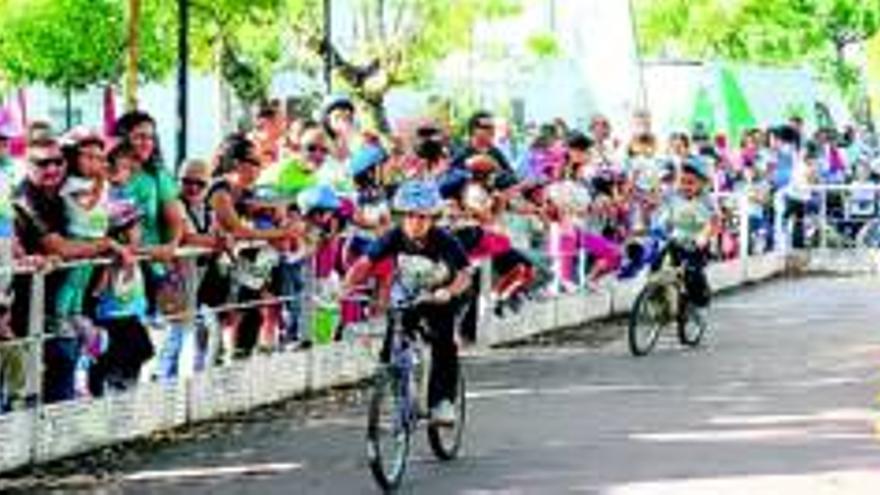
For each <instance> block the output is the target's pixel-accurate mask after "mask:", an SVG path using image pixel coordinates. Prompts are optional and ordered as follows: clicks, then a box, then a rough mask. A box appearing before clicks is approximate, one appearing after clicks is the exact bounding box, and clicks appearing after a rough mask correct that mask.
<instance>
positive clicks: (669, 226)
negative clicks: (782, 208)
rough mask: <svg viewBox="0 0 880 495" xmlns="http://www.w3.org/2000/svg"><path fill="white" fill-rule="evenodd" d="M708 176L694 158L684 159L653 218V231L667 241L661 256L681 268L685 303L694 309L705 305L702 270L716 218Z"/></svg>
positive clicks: (706, 293) (707, 292)
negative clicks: (674, 183)
mask: <svg viewBox="0 0 880 495" xmlns="http://www.w3.org/2000/svg"><path fill="white" fill-rule="evenodd" d="M708 180H709V174H708V172H707V171H706V169H705V166H704V164H703V163H702V161H701V160H700V159H699V158H698V157H694V156H691V157H688V158H687V159H686V160H685V161H684V163H683V164H682V167H681V172H680V177H679V180H678V187H677V189H676V191H675V192H674V193H673V194H671V195H670V196H669V197H668V198H667V200H666V201H665V202H664V203H663V204H662V205H661V206H660V209H659V211H658V212H657V216H656V217H655V228H657V229H660V230H662V232H663V233H664V234H665V235H666V237H667V239H668V241H669V242H668V243H667V246H666V249H665V251H664V255H663V256H660V257H659V259H658V260H657V261H656V263H655V266H657V265H659V264H660V263H661V262H662V260H663V258H664V257H665V255H669V256H672V262H673V264H675V265H676V266H680V265H682V264H683V265H684V267H685V290H686V291H687V296H688V300H689V301H690V302H692V303H693V304H694V305H695V306H697V307H698V308H705V307H707V306H708V305H709V296H710V294H711V292H710V290H709V282H708V280H707V279H706V274H705V273H704V271H703V270H704V268H705V266H706V261H707V258H708V255H709V243H710V242H711V240H712V239H713V238H714V236H715V235H716V234H717V231H718V217H717V214H716V211H715V207H714V206H713V203H712V200H711V198H710V197H709V194H708V193H706V191H705V188H706V183H707V182H708Z"/></svg>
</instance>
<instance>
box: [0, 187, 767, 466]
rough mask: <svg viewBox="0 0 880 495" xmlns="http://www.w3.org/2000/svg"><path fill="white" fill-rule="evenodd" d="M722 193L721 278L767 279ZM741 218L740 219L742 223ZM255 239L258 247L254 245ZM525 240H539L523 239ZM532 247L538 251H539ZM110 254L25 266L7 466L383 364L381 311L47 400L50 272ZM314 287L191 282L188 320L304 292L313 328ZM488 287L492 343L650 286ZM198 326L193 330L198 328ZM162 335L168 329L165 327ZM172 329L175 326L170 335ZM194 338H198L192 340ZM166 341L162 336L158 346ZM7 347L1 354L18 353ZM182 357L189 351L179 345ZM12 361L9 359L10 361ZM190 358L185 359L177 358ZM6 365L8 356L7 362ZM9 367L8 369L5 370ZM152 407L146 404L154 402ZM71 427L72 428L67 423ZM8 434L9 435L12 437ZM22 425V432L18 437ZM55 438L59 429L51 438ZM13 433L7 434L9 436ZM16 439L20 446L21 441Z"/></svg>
mask: <svg viewBox="0 0 880 495" xmlns="http://www.w3.org/2000/svg"><path fill="white" fill-rule="evenodd" d="M720 200H723V201H728V202H729V203H730V208H731V209H732V210H734V211H733V212H732V220H731V225H732V226H734V225H735V226H737V227H738V228H739V229H740V234H739V242H740V244H739V246H738V247H737V250H736V256H735V257H734V259H733V260H732V261H729V262H727V263H722V264H720V265H718V267H719V268H718V269H715V270H714V271H715V272H717V276H716V278H717V279H718V280H719V283H718V285H720V286H722V287H729V286H733V285H736V284H738V283H741V282H742V281H743V280H750V279H759V278H763V277H766V276H767V275H769V274H772V273H773V272H774V270H776V269H777V264H776V263H775V261H773V260H766V261H765V260H758V259H755V261H754V262H753V261H752V260H751V259H750V258H749V250H748V245H747V240H748V238H749V237H748V236H747V235H743V233H744V231H743V230H742V229H743V228H744V226H747V225H748V222H747V221H744V220H743V219H744V217H745V215H746V210H747V209H746V208H745V207H744V205H745V203H744V202H743V200H741V199H740V198H739V197H737V196H733V195H728V196H726V197H725V198H720ZM736 222H738V223H736ZM248 247H254V246H253V245H251V246H248ZM519 247H521V248H523V249H531V248H532V247H533V246H525V245H519ZM531 254H532V255H537V254H538V253H535V252H531ZM540 254H541V255H542V256H544V257H545V258H546V259H548V260H549V263H548V266H547V268H548V270H549V271H550V272H551V273H552V274H553V276H554V277H555V280H554V282H553V283H554V284H555V283H557V282H556V281H558V280H559V278H560V277H561V273H560V272H559V271H558V267H559V266H560V265H559V263H558V259H559V257H567V258H569V259H571V258H572V257H573V258H575V259H576V263H577V267H578V269H577V273H580V274H583V273H584V271H585V270H584V266H585V265H586V263H587V260H586V253H585V251H584V250H577V251H576V252H559V253H555V256H548V254H547V253H546V252H543V253H540ZM178 255H179V257H180V259H183V260H187V262H188V263H193V264H194V263H196V262H197V259H198V258H199V257H204V256H214V255H216V253H212V252H210V251H206V250H200V249H189V248H187V249H181V250H180V251H179V253H178ZM313 260H314V258H313V257H312V256H311V255H309V256H303V257H302V258H300V262H301V263H303V265H302V266H304V267H314V265H313V264H312V262H313ZM109 263H111V260H109V259H102V260H88V261H80V262H76V263H68V264H63V265H59V266H54V267H47V268H46V269H43V270H25V269H22V270H19V276H22V275H28V274H29V275H30V276H31V277H32V284H31V288H30V294H31V297H30V305H29V314H30V317H29V319H28V328H29V332H28V335H27V337H26V338H24V339H21V340H16V341H10V342H0V346H4V347H7V348H8V347H11V346H21V345H23V346H25V349H24V351H23V352H22V355H23V356H24V357H23V359H24V363H25V366H23V368H24V370H25V375H26V376H25V380H26V385H25V387H26V394H25V395H26V397H28V398H29V400H28V404H27V406H28V407H27V408H26V409H24V410H20V411H18V412H14V413H10V414H7V415H5V416H4V415H0V444H3V445H9V446H10V447H9V450H8V451H5V452H0V471H2V470H4V469H8V468H9V467H14V466H18V465H21V464H22V463H26V462H40V461H45V460H49V459H53V458H57V457H58V456H61V455H70V454H73V453H77V452H82V451H84V450H88V449H90V448H93V447H95V446H99V445H104V444H107V443H112V442H115V441H120V440H125V439H129V438H134V437H136V436H138V435H142V434H145V433H149V432H151V431H155V430H157V429H163V428H167V427H171V426H177V425H179V424H183V423H185V422H188V421H198V420H203V419H206V418H209V417H213V416H215V415H217V414H223V413H227V412H233V411H240V410H245V409H248V408H251V407H255V406H257V405H260V404H266V403H270V402H273V401H277V400H280V399H282V398H285V397H289V396H291V395H295V394H297V393H302V392H303V391H307V390H309V389H315V388H322V387H326V386H330V385H334V384H340V383H346V382H350V381H353V380H358V379H362V378H364V377H366V376H369V373H370V372H371V370H372V367H373V366H374V365H375V355H376V353H375V351H376V343H377V341H378V339H377V338H376V337H377V336H379V335H381V331H382V328H383V326H382V323H381V322H380V321H372V322H360V323H355V324H353V325H351V326H350V327H349V328H348V329H346V330H344V331H343V332H342V337H343V342H340V343H338V344H333V345H314V346H312V347H310V348H307V349H302V350H300V349H298V348H297V349H295V350H294V351H293V352H278V351H284V350H286V349H285V348H284V346H280V345H278V341H277V340H276V341H274V344H273V345H272V346H270V347H271V349H269V350H271V351H273V352H271V353H269V354H260V353H257V354H255V355H253V356H252V357H251V358H249V359H244V360H240V361H238V360H231V359H230V360H225V361H222V362H221V363H220V364H221V365H220V366H214V363H215V362H216V361H215V359H214V358H215V356H214V355H213V354H212V353H215V352H217V349H218V348H220V347H221V343H220V342H219V340H218V339H219V336H218V334H217V333H214V334H211V335H210V336H209V339H208V342H207V343H203V344H202V345H203V346H205V350H206V352H207V353H208V358H207V361H206V362H205V366H203V367H201V368H198V369H195V368H192V367H187V369H186V370H184V371H183V372H181V373H179V374H178V375H177V377H170V378H169V379H168V380H160V381H154V380H147V381H142V382H141V383H139V384H138V386H136V387H134V388H133V389H130V390H128V391H125V392H122V393H116V394H107V395H106V396H105V397H102V398H100V399H98V398H83V399H80V400H75V401H68V402H64V403H59V404H46V403H44V401H42V400H41V395H40V394H41V391H42V379H43V378H42V377H43V373H44V372H45V369H44V368H43V362H44V356H43V346H44V344H45V342H47V341H48V340H51V339H52V338H54V336H53V335H48V334H46V333H45V323H46V321H45V319H44V315H45V308H44V307H43V305H44V303H45V301H44V300H43V297H42V294H43V293H44V289H45V282H46V277H47V276H48V275H49V274H50V273H52V272H53V270H56V269H65V268H71V267H75V266H82V265H83V264H98V265H106V264H109ZM304 275H305V281H306V283H305V284H304V289H303V290H302V292H300V293H298V294H283V295H280V296H273V297H269V298H260V299H257V300H254V301H250V302H247V303H241V302H232V303H229V304H227V305H224V306H220V307H215V308H200V309H199V310H198V311H196V309H197V308H196V306H195V300H194V299H193V298H194V292H192V291H190V293H189V295H188V297H189V298H190V299H189V301H187V308H189V311H186V312H185V313H184V314H181V315H177V316H180V317H181V319H183V320H185V321H187V322H193V321H194V320H195V318H194V317H195V315H197V314H199V313H203V314H205V313H206V314H211V315H217V314H223V313H228V312H233V311H240V310H242V309H252V308H256V307H268V306H277V305H279V304H282V303H284V302H289V301H292V300H297V301H299V303H300V304H301V311H300V313H299V315H300V319H301V320H300V329H301V331H302V332H305V333H307V334H310V335H311V334H312V332H313V330H314V325H315V318H314V316H315V310H316V306H315V304H316V302H317V301H316V300H315V298H314V297H313V296H314V295H315V290H314V287H315V284H316V283H319V281H318V280H317V279H316V278H315V273H314V271H313V270H311V269H307V270H306V272H305V274H304ZM481 278H482V283H481V289H482V290H481V293H480V294H479V299H478V300H479V305H478V308H477V319H478V322H479V332H480V334H479V336H478V338H479V339H480V340H481V341H482V342H483V343H484V344H489V345H491V344H494V343H497V342H501V341H505V340H510V339H516V338H522V337H525V336H528V335H531V334H533V333H536V332H539V331H546V330H549V329H551V328H556V327H560V326H568V325H574V324H580V323H583V322H585V321H588V320H590V319H592V318H600V317H606V316H609V315H610V314H614V313H619V312H621V311H625V310H626V309H627V308H628V307H629V305H630V304H631V303H632V300H633V299H634V297H635V294H636V293H637V291H638V289H639V288H640V285H639V282H638V281H635V282H632V283H629V284H626V283H624V284H611V285H610V286H609V287H608V288H607V289H606V290H604V291H602V292H600V293H596V292H590V291H587V290H585V279H584V278H583V276H580V277H579V278H578V279H577V280H576V282H577V283H576V287H577V290H576V291H575V292H574V293H566V292H565V291H555V292H554V291H551V292H550V293H549V298H548V297H544V298H539V299H537V300H534V301H532V302H530V303H528V306H527V307H525V308H523V309H522V310H521V312H520V313H519V316H517V317H508V318H502V317H499V316H496V315H495V314H494V313H493V311H491V309H492V307H491V304H492V297H491V294H490V287H491V271H490V269H489V265H488V263H483V264H482V265H481ZM189 331H192V330H189ZM160 337H161V335H160ZM165 337H167V335H165ZM192 345H193V343H192V342H190V346H192ZM157 347H159V346H157ZM4 356H5V354H4V353H0V360H2V361H3V363H8V362H9V361H7V360H6V359H5V358H4ZM178 358H179V354H178ZM3 363H0V365H2V364H3ZM177 364H178V367H180V362H178V363H177ZM2 367H3V366H0V368H2ZM0 373H2V371H0ZM145 409H146V410H145ZM65 429H67V430H69V431H68V432H67V433H65ZM4 435H7V436H6V437H5V436H4ZM8 435H13V436H14V438H11V437H8ZM47 438H53V439H54V440H52V442H56V443H52V444H47V443H46V441H47ZM4 442H7V443H4ZM12 446H16V448H13V447H12Z"/></svg>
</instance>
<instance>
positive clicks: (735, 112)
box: [719, 67, 757, 142]
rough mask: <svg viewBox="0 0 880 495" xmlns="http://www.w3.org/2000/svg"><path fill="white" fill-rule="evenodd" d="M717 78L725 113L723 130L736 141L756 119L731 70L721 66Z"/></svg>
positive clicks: (753, 124) (730, 138)
mask: <svg viewBox="0 0 880 495" xmlns="http://www.w3.org/2000/svg"><path fill="white" fill-rule="evenodd" d="M719 78H720V90H721V101H722V102H723V105H724V109H725V111H726V113H727V122H726V128H725V131H726V133H727V137H728V139H729V140H730V141H731V142H738V141H739V138H740V136H742V134H743V132H744V131H746V130H748V129H751V128H753V127H755V125H756V123H757V121H756V119H755V115H754V113H753V112H752V109H751V107H750V106H749V102H748V100H747V99H746V96H745V93H743V90H742V87H741V86H740V83H739V81H737V79H736V76H735V75H734V73H733V71H732V70H731V69H730V68H728V67H722V68H721V70H720V73H719Z"/></svg>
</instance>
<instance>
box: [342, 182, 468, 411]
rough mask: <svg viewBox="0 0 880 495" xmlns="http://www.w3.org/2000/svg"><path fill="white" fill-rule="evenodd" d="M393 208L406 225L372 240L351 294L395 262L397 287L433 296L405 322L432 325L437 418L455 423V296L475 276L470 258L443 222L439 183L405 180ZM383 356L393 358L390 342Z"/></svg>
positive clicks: (431, 395) (350, 279)
mask: <svg viewBox="0 0 880 495" xmlns="http://www.w3.org/2000/svg"><path fill="white" fill-rule="evenodd" d="M392 207H393V209H394V210H395V211H396V212H398V213H401V214H402V215H403V218H402V220H401V221H400V224H399V225H396V226H394V227H393V228H392V229H391V230H389V231H388V232H387V233H385V234H384V235H382V236H381V237H380V238H379V239H377V240H376V241H375V242H374V243H372V244H371V245H370V247H369V248H368V249H367V254H366V255H364V256H362V257H361V258H360V259H359V260H358V261H356V262H355V263H354V265H353V266H352V267H351V269H350V270H349V271H348V274H347V276H346V280H345V289H346V293H351V292H352V291H353V290H355V289H356V287H357V286H358V285H359V284H360V283H361V282H362V281H363V280H364V279H365V278H366V277H367V276H368V275H369V273H370V272H371V271H372V270H373V269H374V267H375V266H376V265H377V264H379V263H382V262H384V261H386V260H393V261H394V275H395V282H394V283H395V286H396V287H395V289H403V290H409V291H413V290H415V291H418V292H420V293H422V294H428V296H429V297H428V298H427V302H425V303H422V304H419V305H417V306H416V307H415V308H413V309H412V310H409V311H408V313H407V314H405V315H404V322H405V325H406V326H407V327H408V328H411V327H412V325H409V324H408V323H406V322H413V323H416V322H418V321H419V320H424V321H425V322H426V323H427V325H428V328H429V331H430V335H428V336H427V338H428V339H429V341H430V342H431V356H432V365H431V378H430V385H429V391H428V403H429V405H430V406H431V421H432V422H433V423H435V424H438V425H446V426H449V425H452V424H454V423H455V421H456V418H455V409H454V407H453V404H452V400H453V398H454V397H456V386H457V384H458V372H459V371H458V370H459V368H458V349H457V347H456V344H455V338H454V336H455V321H456V314H457V312H458V309H459V304H458V302H457V301H456V300H455V298H457V296H460V295H461V294H463V293H464V292H465V291H466V290H467V289H468V286H469V282H470V280H471V276H472V273H471V271H470V266H469V262H468V256H467V254H466V253H465V251H464V248H462V246H461V244H459V242H458V240H456V238H455V237H453V236H452V235H451V234H450V233H448V232H447V231H445V230H443V229H442V228H440V227H438V226H437V219H438V218H439V216H440V214H441V213H442V208H443V200H442V199H441V197H440V192H439V191H438V190H437V187H436V186H435V185H434V184H433V183H431V182H427V181H421V180H412V181H409V182H404V183H403V184H402V185H401V186H400V187H399V188H398V190H397V192H396V193H395V195H394V198H393V201H392ZM413 281H418V282H417V283H412V282H413ZM412 285H416V287H412ZM387 341H388V340H387V339H386V343H387ZM382 358H383V360H385V359H387V358H388V348H387V345H386V346H385V349H384V350H383V353H382Z"/></svg>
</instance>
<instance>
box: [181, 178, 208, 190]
mask: <svg viewBox="0 0 880 495" xmlns="http://www.w3.org/2000/svg"><path fill="white" fill-rule="evenodd" d="M180 182H181V184H183V187H192V188H198V189H204V188H205V186H207V185H208V183H207V182H206V181H204V180H202V179H191V178H189V177H184V178H183V179H181V180H180Z"/></svg>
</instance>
